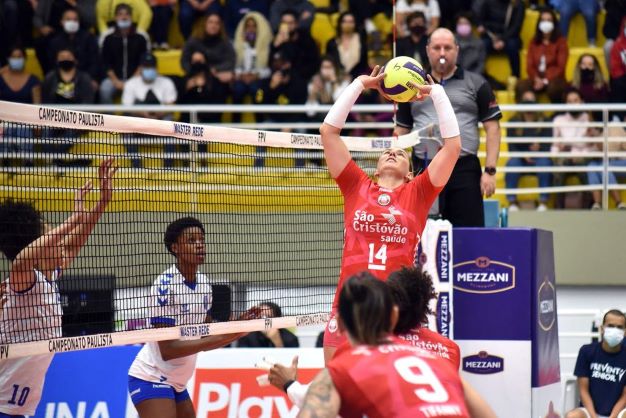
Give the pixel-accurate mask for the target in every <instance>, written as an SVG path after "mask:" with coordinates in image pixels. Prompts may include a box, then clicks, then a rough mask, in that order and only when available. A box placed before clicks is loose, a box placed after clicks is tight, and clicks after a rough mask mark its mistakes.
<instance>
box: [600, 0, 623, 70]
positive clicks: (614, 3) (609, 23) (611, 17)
mask: <svg viewBox="0 0 626 418" xmlns="http://www.w3.org/2000/svg"><path fill="white" fill-rule="evenodd" d="M604 9H605V10H606V13H605V15H604V26H603V27H602V33H603V34H604V37H605V38H606V41H605V42H604V58H605V60H606V66H607V68H609V67H610V66H611V62H610V60H611V58H610V57H611V48H613V42H615V39H617V37H618V36H619V34H620V27H621V24H622V19H623V18H624V17H626V0H606V1H605V2H604Z"/></svg>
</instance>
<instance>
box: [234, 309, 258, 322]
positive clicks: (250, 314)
mask: <svg viewBox="0 0 626 418" xmlns="http://www.w3.org/2000/svg"><path fill="white" fill-rule="evenodd" d="M262 311H263V308H261V307H260V306H253V307H252V308H250V309H248V310H247V311H245V312H244V313H242V314H241V315H239V317H238V318H237V319H238V320H239V321H248V320H251V319H259V318H260V317H261V313H262Z"/></svg>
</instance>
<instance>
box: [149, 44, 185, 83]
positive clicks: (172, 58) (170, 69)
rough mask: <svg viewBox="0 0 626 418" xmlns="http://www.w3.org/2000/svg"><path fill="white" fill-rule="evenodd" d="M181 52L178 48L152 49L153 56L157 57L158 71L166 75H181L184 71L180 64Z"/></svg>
mask: <svg viewBox="0 0 626 418" xmlns="http://www.w3.org/2000/svg"><path fill="white" fill-rule="evenodd" d="M181 54H182V51H181V50H180V49H170V50H167V51H154V56H155V57H156V59H157V70H158V71H159V73H160V74H163V75H168V76H179V77H183V76H184V75H185V72H184V71H183V68H182V67H181V66H180V57H181Z"/></svg>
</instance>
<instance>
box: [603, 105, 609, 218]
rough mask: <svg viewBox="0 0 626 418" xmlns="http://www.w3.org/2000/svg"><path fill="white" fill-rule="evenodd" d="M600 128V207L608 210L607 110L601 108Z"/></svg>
mask: <svg viewBox="0 0 626 418" xmlns="http://www.w3.org/2000/svg"><path fill="white" fill-rule="evenodd" d="M602 125H603V126H602V130H603V132H604V143H603V155H602V166H603V170H602V208H603V209H604V210H605V211H606V210H609V111H608V109H607V108H606V107H605V108H604V109H602Z"/></svg>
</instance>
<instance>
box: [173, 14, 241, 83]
mask: <svg viewBox="0 0 626 418" xmlns="http://www.w3.org/2000/svg"><path fill="white" fill-rule="evenodd" d="M195 52H200V53H202V54H203V55H204V58H205V59H206V63H207V65H208V66H209V70H210V71H211V72H212V73H213V75H214V76H215V77H216V78H217V79H218V80H219V82H220V83H222V84H224V87H227V86H229V85H230V83H231V82H232V81H233V79H234V76H235V61H236V55H235V49H234V48H233V44H232V43H231V41H230V40H229V39H228V37H227V36H226V32H225V31H224V26H223V24H222V18H221V17H220V15H218V14H217V13H210V14H209V15H208V16H207V17H206V20H205V22H204V31H203V33H202V35H201V37H192V38H189V40H188V41H187V42H185V46H184V48H183V54H182V56H181V58H180V64H181V66H182V67H183V70H185V73H189V72H190V71H191V56H192V55H193V54H194V53H195Z"/></svg>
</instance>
